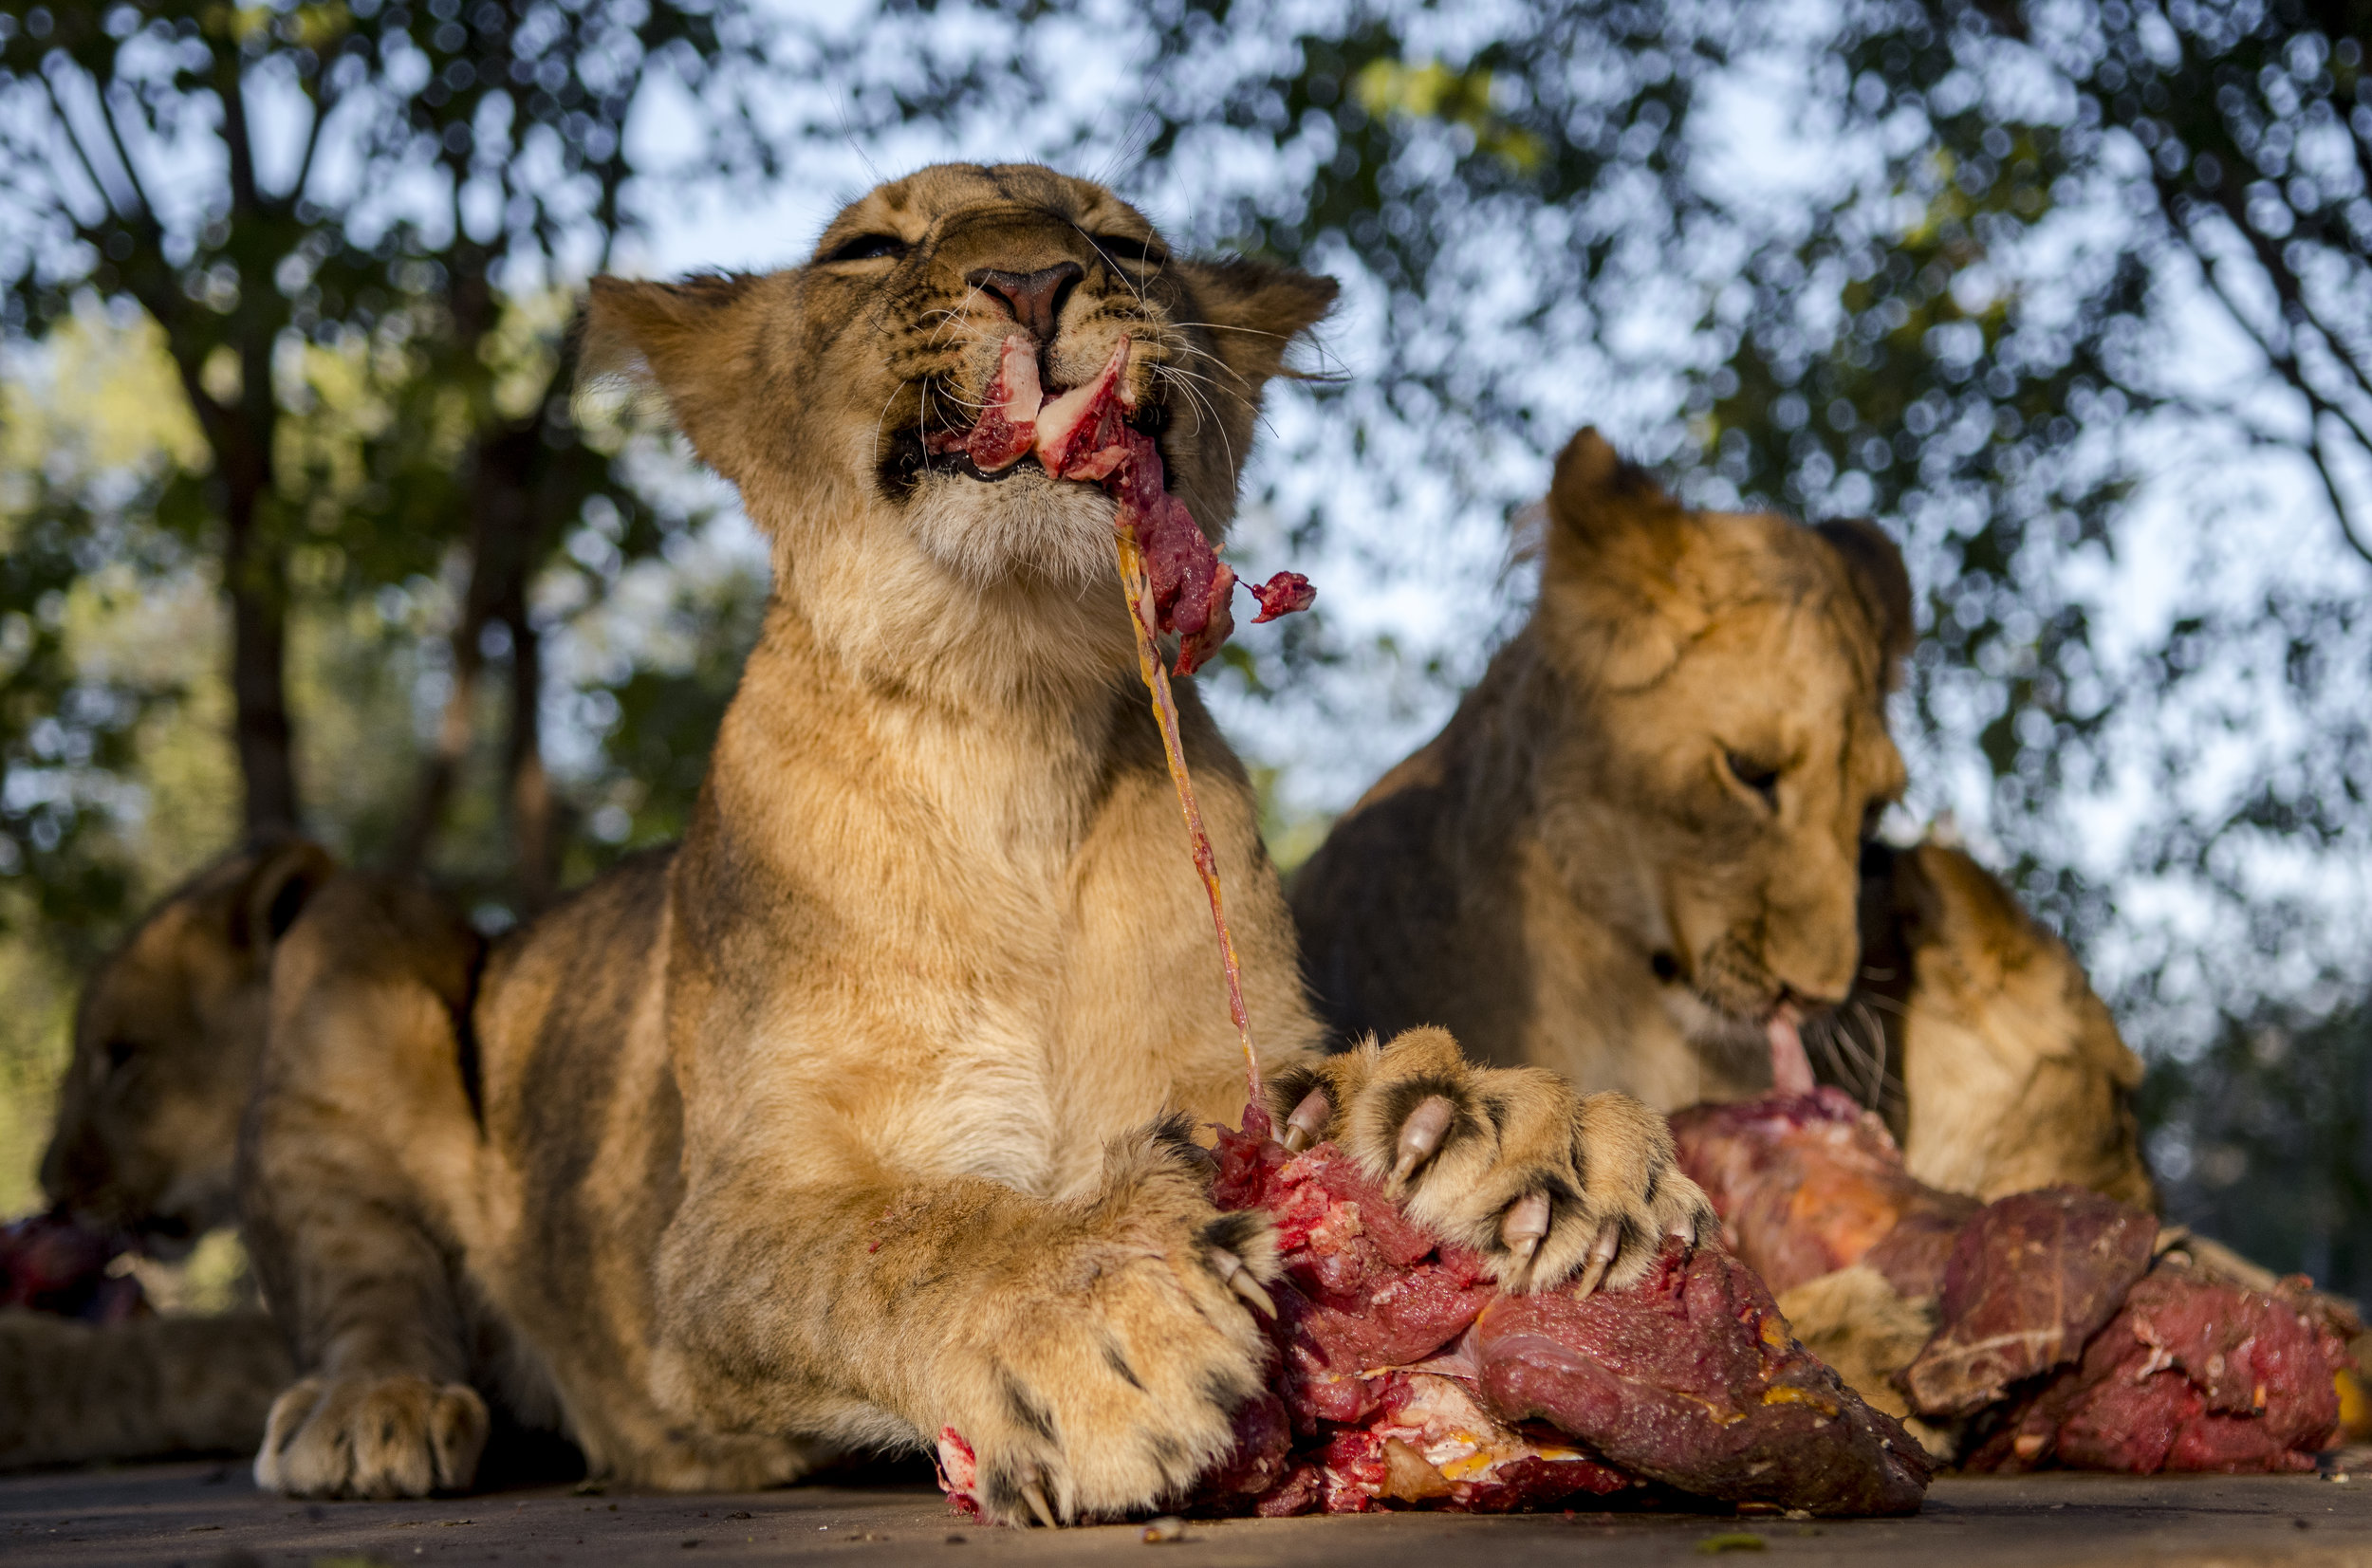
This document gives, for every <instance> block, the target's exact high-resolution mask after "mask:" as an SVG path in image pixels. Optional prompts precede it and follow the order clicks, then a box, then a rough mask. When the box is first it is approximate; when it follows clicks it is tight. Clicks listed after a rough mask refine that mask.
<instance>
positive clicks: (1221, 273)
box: [1177, 256, 1342, 397]
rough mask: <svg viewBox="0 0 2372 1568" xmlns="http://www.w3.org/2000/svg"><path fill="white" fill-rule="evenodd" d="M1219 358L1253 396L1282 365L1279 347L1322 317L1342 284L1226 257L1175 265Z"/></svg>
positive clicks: (1288, 344) (1283, 347) (1289, 344)
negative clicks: (1213, 342) (1214, 343)
mask: <svg viewBox="0 0 2372 1568" xmlns="http://www.w3.org/2000/svg"><path fill="white" fill-rule="evenodd" d="M1177 266H1178V268H1179V270H1180V271H1181V272H1182V273H1183V275H1184V276H1185V279H1186V283H1187V286H1188V288H1189V289H1190V290H1191V291H1192V292H1193V294H1194V300H1195V308H1196V309H1197V310H1198V311H1200V312H1201V314H1202V320H1203V322H1204V323H1205V324H1206V325H1208V326H1209V327H1210V328H1211V329H1212V333H1211V335H1212V338H1213V339H1214V341H1215V342H1216V345H1217V348H1218V353H1219V358H1220V360H1223V361H1224V362H1225V363H1226V365H1227V367H1228V369H1230V370H1232V371H1233V372H1234V373H1235V376H1236V378H1238V379H1239V380H1240V381H1241V382H1243V383H1245V384H1246V385H1248V386H1249V387H1250V389H1251V396H1254V397H1257V396H1258V394H1259V390H1260V387H1261V384H1262V383H1263V382H1265V381H1267V380H1269V378H1271V377H1273V376H1276V375H1277V374H1279V373H1280V372H1282V371H1283V370H1284V369H1285V351H1286V350H1287V349H1288V348H1290V347H1292V346H1293V341H1294V340H1295V339H1297V338H1299V337H1300V336H1301V335H1302V334H1303V333H1305V332H1306V331H1308V330H1309V329H1310V328H1311V327H1313V326H1316V325H1317V324H1318V323H1319V322H1321V321H1323V320H1325V314H1326V312H1327V311H1329V310H1331V309H1333V308H1334V298H1335V296H1336V295H1337V294H1339V293H1341V292H1342V286H1341V285H1340V284H1338V283H1336V282H1335V281H1334V280H1333V279H1332V278H1322V277H1319V276H1317V275H1316V274H1314V273H1309V272H1302V271H1297V270H1296V269H1294V268H1292V267H1279V266H1278V265H1276V264H1275V263H1274V262H1264V261H1255V260H1253V259H1252V258H1251V257H1248V256H1232V257H1228V258H1226V259H1225V260H1221V261H1187V262H1180V263H1178V264H1177Z"/></svg>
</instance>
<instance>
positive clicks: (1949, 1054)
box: [1890, 843, 2157, 1208]
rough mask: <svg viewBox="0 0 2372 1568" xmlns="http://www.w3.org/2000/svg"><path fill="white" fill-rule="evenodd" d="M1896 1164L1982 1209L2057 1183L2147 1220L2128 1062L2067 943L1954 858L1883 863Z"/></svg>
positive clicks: (2135, 1073) (2133, 1072) (1948, 851)
mask: <svg viewBox="0 0 2372 1568" xmlns="http://www.w3.org/2000/svg"><path fill="white" fill-rule="evenodd" d="M1890 883H1891V890H1892V892H1891V898H1890V905H1891V908H1892V909H1893V911H1894V912H1896V919H1897V920H1898V922H1899V931H1900V942H1901V945H1902V948H1903V950H1904V951H1905V952H1906V954H1907V956H1908V959H1909V963H1910V968H1911V981H1912V984H1911V985H1910V987H1908V989H1907V992H1905V993H1904V994H1903V995H1902V997H1901V1002H1900V1006H1901V1011H1900V1013H1899V1016H1898V1022H1899V1035H1898V1037H1897V1038H1898V1041H1899V1060H1900V1061H1901V1073H1902V1081H1903V1089H1904V1097H1903V1098H1904V1105H1905V1126H1904V1128H1903V1139H1902V1153H1903V1158H1904V1160H1905V1162H1906V1163H1907V1164H1908V1165H1909V1167H1910V1169H1911V1173H1912V1174H1913V1175H1915V1176H1918V1178H1919V1179H1920V1180H1921V1181H1925V1182H1930V1183H1933V1184H1934V1185H1935V1186H1937V1187H1941V1188H1945V1189H1948V1190H1952V1191H1955V1192H1974V1193H1975V1194H1976V1195H1977V1196H1979V1197H1981V1198H1998V1197H2005V1196H2007V1195H2008V1194H2010V1193H2011V1192H2024V1191H2029V1190H2032V1189H2034V1188H2038V1187H2048V1186H2050V1185H2052V1184H2053V1183H2057V1182H2071V1183H2074V1184H2075V1185H2077V1186H2080V1187H2089V1188H2091V1189H2093V1190H2096V1191H2100V1192H2105V1193H2107V1194H2108V1195H2109V1196H2110V1197H2113V1198H2117V1199H2120V1200H2122V1201H2123V1202H2125V1203H2131V1204H2139V1205H2140V1206H2141V1207H2143V1208H2155V1207H2157V1192H2156V1190H2155V1188H2154V1187H2153V1186H2152V1184H2151V1181H2150V1175H2149V1171H2148V1168H2147V1167H2146V1166H2144V1165H2143V1163H2142V1160H2141V1151H2140V1132H2139V1128H2138V1127H2137V1125H2136V1123H2135V1120H2134V1116H2133V1109H2132V1103H2131V1100H2132V1095H2133V1091H2134V1090H2135V1089H2136V1088H2137V1087H2139V1086H2140V1081H2141V1061H2140V1058H2139V1057H2136V1056H2135V1055H2134V1054H2133V1052H2132V1051H2130V1050H2128V1049H2127V1048H2126V1046H2125V1042H2124V1041H2123V1039H2122V1037H2121V1036H2120V1035H2119V1034H2118V1032H2117V1024H2116V1021H2115V1020H2114V1019H2113V1018H2111V1017H2110V1016H2109V1012H2108V1008H2107V1006H2106V1005H2104V1004H2103V1003H2102V1001H2101V999H2100V998H2099V996H2098V995H2096V994H2095V993H2094V992H2093V990H2092V987H2091V984H2090V982H2089V981H2087V980H2086V979H2085V974H2084V970H2083V968H2082V967H2081V966H2079V965H2078V964H2077V963H2076V961H2075V958H2074V955H2072V954H2071V953H2069V952H2068V951H2067V949H2066V944H2065V943H2063V942H2061V941H2060V940H2059V939H2058V938H2057V937H2055V936H2053V935H2052V934H2051V933H2050V932H2047V931H2045V930H2044V929H2043V928H2042V927H2041V926H2039V925H2037V924H2036V923H2035V922H2034V920H2033V919H2032V917H2031V916H2029V914H2028V913H2026V911H2024V910H2023V909H2021V908H2019V907H2018V903H2017V900H2016V899H2015V898H2014V897H2012V896H2011V894H2010V891H2009V890H2008V889H2007V888H2005V887H2003V886H2002V885H2001V883H2000V882H1999V881H1998V880H1997V879H1995V878H1994V877H1993V876H1992V874H1990V873H1989V872H1987V871H1986V870H1985V869H1984V868H1983V867H1982V866H1980V865H1978V864H1977V863H1976V862H1975V861H1974V860H1972V859H1971V858H1969V857H1968V856H1967V855H1966V854H1964V853H1962V852H1961V851H1959V850H1957V849H1953V848H1949V847H1946V846H1944V845H1942V844H1937V843H1924V844H1920V845H1918V846H1917V847H1916V848H1913V849H1910V850H1907V851H1903V852H1901V853H1899V855H1897V856H1896V857H1895V859H1894V865H1893V868H1892V875H1891V878H1890Z"/></svg>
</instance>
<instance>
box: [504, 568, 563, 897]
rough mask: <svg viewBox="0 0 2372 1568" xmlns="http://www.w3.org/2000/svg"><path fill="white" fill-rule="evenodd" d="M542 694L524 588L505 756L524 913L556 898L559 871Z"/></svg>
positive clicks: (540, 659) (540, 655)
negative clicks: (545, 743) (545, 768)
mask: <svg viewBox="0 0 2372 1568" xmlns="http://www.w3.org/2000/svg"><path fill="white" fill-rule="evenodd" d="M521 586H522V587H523V588H524V586H525V584H524V582H523V583H522V585H521ZM543 700H544V639H543V637H542V636H540V635H538V633H537V632H536V630H535V628H534V627H533V626H531V625H529V624H528V614H527V595H526V594H525V593H524V592H523V593H521V594H520V596H519V600H518V602H517V605H516V615H515V618H512V620H511V622H510V747H509V754H508V756H507V758H506V763H507V765H508V766H507V768H506V771H507V773H508V776H509V778H510V839H511V853H512V863H513V864H514V865H515V866H516V868H517V872H516V875H517V876H518V879H519V913H520V914H521V915H522V916H525V915H529V914H533V913H535V912H536V911H538V910H540V909H542V908H543V907H544V906H545V905H547V904H548V903H550V902H551V900H552V894H553V892H554V891H555V884H556V883H557V882H558V880H559V872H560V841H559V840H560V835H559V831H558V823H557V821H556V818H557V807H556V803H555V802H554V801H553V799H552V781H551V775H549V774H548V773H547V772H545V771H544V716H543Z"/></svg>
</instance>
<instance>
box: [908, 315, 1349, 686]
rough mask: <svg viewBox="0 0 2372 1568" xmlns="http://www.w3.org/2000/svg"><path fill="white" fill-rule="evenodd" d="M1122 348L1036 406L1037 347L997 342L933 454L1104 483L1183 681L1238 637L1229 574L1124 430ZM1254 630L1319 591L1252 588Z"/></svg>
mask: <svg viewBox="0 0 2372 1568" xmlns="http://www.w3.org/2000/svg"><path fill="white" fill-rule="evenodd" d="M1130 346H1131V345H1130V342H1129V340H1127V339H1125V338H1123V339H1121V341H1120V342H1119V344H1118V345H1117V346H1115V347H1114V349H1113V351H1112V357H1111V359H1110V360H1106V361H1105V363H1104V366H1103V369H1102V370H1100V371H1098V372H1097V373H1096V376H1095V378H1094V379H1093V380H1090V381H1086V382H1084V383H1082V384H1081V385H1079V386H1075V387H1072V388H1071V389H1070V390H1069V391H1067V392H1064V393H1062V394H1060V395H1058V396H1057V397H1055V398H1054V399H1053V400H1052V401H1050V402H1048V401H1045V400H1044V393H1043V391H1042V389H1041V387H1040V385H1039V381H1038V345H1037V342H1036V341H1035V340H1034V339H1031V338H1028V337H1025V336H1022V335H1020V334H1015V335H1014V336H1012V337H1010V338H1007V339H1006V340H1005V342H1004V345H1003V347H1002V349H1001V350H1000V351H999V353H1000V357H999V359H998V361H997V371H996V375H995V376H994V377H993V378H991V380H990V382H989V385H988V387H987V389H986V391H985V392H984V393H983V394H982V396H981V411H980V417H979V418H978V420H977V421H975V422H974V423H973V426H972V427H971V429H969V430H965V431H951V432H945V433H941V434H936V435H934V436H933V437H932V438H931V440H930V442H929V446H930V449H931V450H932V451H933V452H963V453H964V454H965V455H966V456H968V457H970V458H971V459H972V463H973V467H974V468H976V469H978V470H980V471H982V472H983V473H994V472H998V471H1001V470H1005V469H1009V468H1010V467H1012V466H1013V465H1014V464H1015V463H1018V462H1020V461H1021V460H1022V459H1023V458H1024V457H1028V456H1031V455H1034V456H1035V457H1036V458H1037V460H1038V463H1039V466H1040V467H1042V468H1044V469H1045V470H1046V471H1047V474H1048V475H1049V476H1051V477H1053V478H1056V479H1078V480H1084V481H1088V482H1093V483H1099V484H1102V485H1103V487H1104V488H1105V489H1107V490H1109V491H1110V492H1111V493H1112V497H1113V499H1114V500H1115V501H1116V502H1117V503H1118V506H1117V507H1116V508H1115V510H1114V512H1113V516H1112V526H1113V527H1114V528H1115V529H1118V530H1119V531H1121V532H1123V533H1129V534H1132V535H1134V537H1135V538H1136V540H1137V547H1138V548H1139V550H1140V551H1141V552H1142V553H1143V556H1144V561H1145V572H1146V576H1147V578H1148V579H1149V580H1150V581H1151V582H1152V584H1153V624H1154V626H1155V627H1156V628H1157V629H1158V630H1160V631H1163V632H1171V633H1175V634H1176V635H1177V639H1178V649H1177V668H1176V670H1175V671H1174V673H1177V674H1180V675H1191V674H1193V673H1195V671H1196V670H1198V669H1200V668H1201V667H1202V666H1203V665H1205V664H1207V663H1209V662H1210V660H1211V657H1212V655H1214V654H1216V653H1217V652H1218V651H1219V649H1220V647H1221V646H1222V645H1223V644H1225V643H1226V641H1227V639H1228V637H1229V636H1231V635H1232V633H1233V632H1234V630H1235V617H1234V612H1233V610H1232V600H1233V599H1234V596H1235V586H1236V582H1235V571H1234V568H1232V567H1231V566H1229V565H1228V564H1227V563H1225V562H1224V561H1221V560H1220V559H1219V557H1218V552H1217V551H1215V550H1214V549H1213V548H1212V547H1211V541H1210V539H1209V538H1208V536H1206V535H1205V534H1204V533H1203V531H1202V527H1201V526H1200V525H1199V524H1197V523H1196V522H1195V519H1194V514H1193V513H1191V512H1189V511H1188V510H1187V509H1186V504H1185V503H1184V502H1182V501H1180V500H1179V499H1178V498H1177V497H1176V496H1174V495H1172V494H1170V493H1169V490H1168V489H1167V484H1166V476H1165V475H1164V473H1163V472H1162V467H1161V453H1160V450H1159V448H1158V447H1157V446H1156V445H1155V443H1154V439H1153V437H1152V436H1150V435H1147V434H1144V433H1143V432H1141V431H1139V430H1137V429H1135V428H1133V427H1132V426H1130V425H1129V423H1128V416H1129V415H1130V414H1132V413H1133V412H1134V409H1133V407H1132V405H1131V404H1130V403H1129V400H1128V386H1127V379H1126V377H1127V371H1128V355H1129V350H1130ZM1251 591H1252V594H1253V596H1254V597H1255V598H1257V599H1258V600H1260V614H1259V615H1258V616H1257V617H1255V618H1254V619H1253V623H1254V624H1255V625H1256V624H1258V623H1259V622H1261V621H1269V620H1274V619H1276V618H1278V617H1280V616H1287V615H1291V614H1292V613H1293V612H1295V611H1297V610H1306V609H1308V608H1309V607H1310V605H1311V604H1312V603H1314V602H1316V600H1317V597H1318V591H1317V590H1316V589H1315V588H1313V587H1311V586H1310V584H1309V579H1307V578H1306V577H1304V576H1303V575H1302V574H1301V573H1299V572H1279V573H1277V574H1276V575H1275V576H1274V577H1272V578H1270V579H1269V581H1266V582H1264V583H1261V584H1259V585H1258V586H1256V587H1254V588H1253V589H1252V590H1251Z"/></svg>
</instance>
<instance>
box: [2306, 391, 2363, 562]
mask: <svg viewBox="0 0 2372 1568" xmlns="http://www.w3.org/2000/svg"><path fill="white" fill-rule="evenodd" d="M2307 462H2309V463H2311V464H2313V465H2314V472H2315V475H2316V477H2318V478H2320V479H2321V480H2322V481H2323V493H2324V494H2325V495H2326V496H2328V497H2330V502H2331V512H2332V515H2334V516H2336V517H2337V518H2338V519H2339V532H2340V537H2341V538H2343V539H2344V540H2346V541H2347V547H2348V548H2349V549H2352V550H2354V551H2355V552H2356V554H2358V555H2360V556H2362V557H2363V560H2364V563H2365V564H2366V565H2372V545H2366V544H2364V542H2363V536H2362V535H2360V534H2358V533H2357V532H2356V527H2355V525H2354V524H2353V523H2351V522H2349V521H2348V518H2347V503H2346V500H2345V499H2344V497H2342V496H2341V495H2340V493H2339V478H2338V476H2337V475H2336V474H2334V473H2332V472H2331V465H2330V459H2329V458H2328V457H2327V456H2326V455H2325V453H2324V442H2323V422H2322V421H2321V420H2320V419H2317V420H2316V421H2315V422H2314V439H2313V441H2312V442H2311V443H2309V444H2308V446H2307Z"/></svg>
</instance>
